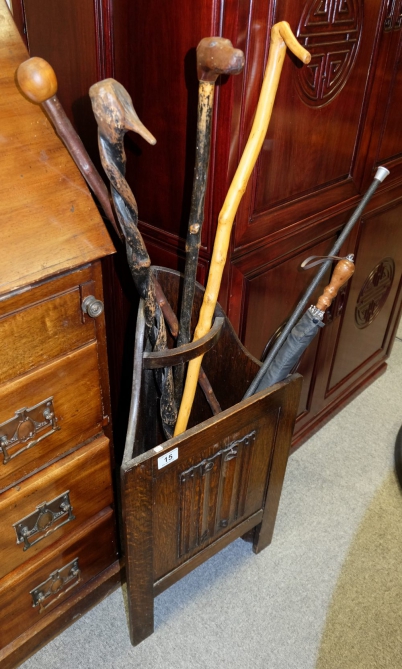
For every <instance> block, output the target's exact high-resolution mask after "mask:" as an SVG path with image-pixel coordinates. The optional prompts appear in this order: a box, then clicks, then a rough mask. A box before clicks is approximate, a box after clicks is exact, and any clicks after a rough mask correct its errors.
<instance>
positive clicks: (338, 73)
mask: <svg viewBox="0 0 402 669" xmlns="http://www.w3.org/2000/svg"><path fill="white" fill-rule="evenodd" d="M362 13H363V12H362V7H361V2H360V1H359V0H313V1H312V2H310V3H309V4H308V5H306V7H305V9H304V12H303V14H302V16H301V19H300V22H299V26H298V29H297V37H298V39H299V42H300V43H301V44H303V46H305V48H306V49H308V51H310V53H311V62H310V63H309V65H308V66H307V67H303V68H301V69H300V70H298V76H297V82H298V90H299V95H300V97H301V99H302V100H303V102H305V103H306V104H308V105H311V106H323V105H326V104H328V103H329V102H331V101H332V100H333V99H334V97H335V96H336V95H337V94H338V93H339V92H340V91H341V90H342V88H343V86H344V85H345V83H346V81H347V79H348V77H349V74H350V72H351V69H352V67H353V64H354V62H355V59H356V55H357V51H358V49H359V44H360V37H361V30H362Z"/></svg>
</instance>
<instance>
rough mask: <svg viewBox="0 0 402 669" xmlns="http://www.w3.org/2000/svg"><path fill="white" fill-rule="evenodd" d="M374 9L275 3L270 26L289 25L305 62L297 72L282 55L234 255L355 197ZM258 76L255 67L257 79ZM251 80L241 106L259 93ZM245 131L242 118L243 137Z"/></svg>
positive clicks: (314, 0)
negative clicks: (306, 52) (306, 50)
mask: <svg viewBox="0 0 402 669" xmlns="http://www.w3.org/2000/svg"><path fill="white" fill-rule="evenodd" d="M380 9H381V2H380V0H376V1H375V2H364V1H363V0H353V1H352V0H348V1H347V2H346V1H345V2H344V1H343V0H326V1H325V2H324V1H323V0H309V1H308V2H305V1H303V2H301V1H300V0H299V1H297V2H295V1H294V0H292V1H290V0H285V1H284V2H281V3H279V4H278V5H277V9H276V13H275V17H274V20H275V21H277V20H283V19H286V20H287V21H288V22H289V23H290V25H291V27H292V29H293V30H294V32H295V33H296V34H297V36H298V39H299V41H300V42H301V43H302V44H303V45H305V46H306V47H307V48H309V49H310V50H311V53H312V61H311V63H310V65H309V66H307V67H302V66H301V64H300V63H299V62H298V61H297V60H296V59H294V58H292V57H291V56H290V55H289V53H288V54H287V57H286V59H285V64H284V67H283V71H282V77H281V81H280V83H279V89H278V93H277V97H276V101H275V107H274V111H273V115H272V119H271V123H270V127H269V129H268V133H267V137H266V140H265V142H264V145H263V148H262V152H261V156H260V159H259V162H258V167H257V173H256V175H255V178H254V180H253V182H252V184H251V186H250V187H249V189H248V193H247V194H246V198H245V200H244V203H243V206H242V208H241V215H240V216H238V219H237V227H236V238H235V247H236V249H239V250H238V251H237V253H238V252H240V248H241V247H243V246H244V245H246V244H253V245H256V244H257V242H258V240H260V239H261V238H263V237H265V236H267V235H274V234H275V233H277V232H278V231H279V230H281V229H283V228H285V227H288V226H290V225H292V226H294V225H296V224H297V222H298V221H303V220H305V219H306V217H311V216H312V215H316V213H317V211H319V210H323V209H325V208H327V207H328V206H330V205H332V204H336V203H339V201H344V200H345V199H348V198H350V197H353V196H354V195H356V193H358V192H359V181H360V170H361V169H362V165H360V164H359V156H358V155H357V154H356V148H357V142H358V138H359V133H360V130H361V128H362V123H363V121H364V118H365V108H364V102H365V92H366V82H367V78H368V73H369V69H370V66H371V58H372V48H373V41H374V36H375V31H376V25H377V20H378V17H379V13H380ZM261 38H262V37H260V39H261ZM266 40H267V43H268V42H269V38H268V36H267V37H266ZM262 70H263V63H262V62H260V64H259V76H260V77H261V76H262ZM253 76H254V79H253V81H252V82H251V81H250V80H249V79H246V86H247V91H248V92H247V94H246V105H247V97H249V96H252V97H253V99H255V97H256V94H255V93H254V92H252V89H256V88H257V89H258V88H259V83H258V77H257V76H255V69H254V70H253ZM246 77H249V73H248V72H247V73H246ZM250 107H251V108H252V109H250V121H251V116H252V111H253V109H254V106H253V105H250ZM248 128H249V121H248V120H247V122H246V124H245V134H247V130H248Z"/></svg>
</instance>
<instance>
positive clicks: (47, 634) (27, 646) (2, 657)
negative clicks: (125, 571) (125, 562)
mask: <svg viewBox="0 0 402 669" xmlns="http://www.w3.org/2000/svg"><path fill="white" fill-rule="evenodd" d="M121 580H122V575H121V565H120V562H119V561H118V560H115V561H114V562H113V563H112V564H111V565H110V566H109V567H107V568H106V569H105V570H104V571H102V572H101V573H100V574H99V575H98V576H95V577H94V578H92V579H91V580H90V581H89V582H88V583H87V584H86V585H84V587H82V588H80V589H79V590H78V591H77V592H76V593H72V594H71V595H70V597H68V599H67V600H66V601H65V602H63V603H61V604H60V605H59V606H58V607H57V608H56V609H55V610H54V611H51V612H49V614H48V615H47V616H46V617H43V618H41V619H39V620H38V621H37V622H36V623H35V624H34V625H32V626H31V627H30V628H29V629H28V630H26V631H25V632H23V633H22V634H20V635H19V636H18V637H17V639H16V640H15V641H12V642H11V643H10V644H8V645H7V646H6V647H4V648H3V649H2V650H0V661H1V663H2V667H4V669H15V667H17V666H19V665H20V664H21V663H22V662H24V661H25V660H26V659H27V658H29V657H30V656H31V655H33V654H34V653H37V652H38V650H39V649H40V648H42V647H43V646H44V645H45V644H47V643H48V642H49V641H50V640H51V639H53V638H55V637H56V636H57V635H58V634H60V632H61V631H63V630H65V629H67V628H68V627H69V626H70V625H71V624H72V623H73V622H75V621H76V620H78V619H79V618H81V616H83V615H84V614H85V613H87V611H89V610H90V609H91V608H92V607H93V606H95V605H96V604H98V603H99V602H101V601H102V600H103V599H104V598H105V597H108V596H109V595H110V594H111V593H112V592H114V590H116V588H118V587H120V585H121Z"/></svg>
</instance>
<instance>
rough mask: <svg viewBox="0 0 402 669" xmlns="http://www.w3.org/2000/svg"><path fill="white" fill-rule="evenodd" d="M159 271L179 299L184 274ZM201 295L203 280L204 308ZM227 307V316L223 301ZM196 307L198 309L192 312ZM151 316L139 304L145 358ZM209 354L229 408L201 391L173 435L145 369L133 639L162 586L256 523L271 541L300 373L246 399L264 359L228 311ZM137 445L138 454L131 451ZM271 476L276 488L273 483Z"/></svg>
mask: <svg viewBox="0 0 402 669" xmlns="http://www.w3.org/2000/svg"><path fill="white" fill-rule="evenodd" d="M157 275H158V279H159V280H160V282H161V285H162V286H163V288H164V290H165V292H166V294H167V296H168V299H169V301H170V302H171V303H172V304H173V305H176V304H177V302H178V296H179V293H180V281H181V280H182V277H180V275H179V274H178V273H176V272H173V271H171V270H170V271H169V270H163V269H161V268H157ZM202 295H203V289H202V288H201V286H199V285H197V286H196V295H195V297H196V299H195V305H196V307H198V308H199V305H200V303H201V300H202ZM142 308H143V307H142V304H141V306H140V310H142ZM218 315H222V317H223V318H224V315H223V312H222V310H221V308H220V307H219V305H218V306H217V308H216V311H215V316H218ZM196 317H197V313H196V311H195V313H194V314H193V321H195V320H196ZM142 321H143V316H142V313H141V311H140V316H139V319H138V323H139V326H138V330H137V346H136V352H135V355H136V359H142V350H141V345H140V343H139V342H141V341H144V334H143V332H142V330H141V328H140V324H141V322H142ZM193 326H194V322H193ZM204 361H205V364H206V367H207V370H208V377H209V378H210V380H211V383H212V385H213V386H214V388H215V389H216V391H217V394H218V397H222V405H223V409H224V410H223V412H221V413H220V414H218V415H217V416H214V417H213V418H210V417H208V414H207V413H206V406H205V404H206V403H205V399H204V398H203V397H202V395H201V394H199V395H198V397H196V402H195V405H194V408H193V412H192V417H191V420H192V425H193V427H191V428H190V429H188V430H186V432H184V433H183V434H181V435H179V436H178V437H175V438H173V439H170V440H168V441H164V440H163V437H162V434H161V427H160V426H159V427H158V425H157V413H156V407H157V403H156V402H155V401H154V402H153V404H151V403H150V401H149V398H150V396H151V395H152V387H153V388H154V391H153V394H154V395H155V381H154V380H153V377H152V375H151V372H150V370H147V369H142V374H141V379H139V385H138V387H136V393H137V395H136V402H135V411H134V413H133V426H132V435H131V437H130V440H128V443H127V445H126V455H125V459H124V462H123V466H122V469H121V476H122V495H123V509H124V513H123V520H124V523H123V528H124V529H123V531H124V533H125V548H126V560H127V563H126V564H127V578H128V581H127V582H128V592H129V600H130V630H131V640H132V643H134V644H137V643H140V642H141V641H142V640H143V639H144V638H146V637H147V636H148V635H149V634H151V633H152V631H153V597H154V595H155V593H156V592H160V591H161V590H163V589H164V587H166V586H167V585H168V584H171V583H173V582H174V581H175V580H177V579H178V578H180V577H181V576H182V575H184V574H185V573H188V571H190V570H191V569H192V568H194V567H195V566H197V565H198V564H200V563H201V562H202V561H203V560H204V559H207V558H208V557H209V556H210V555H212V554H214V552H215V551H216V550H217V546H218V547H223V546H224V545H227V543H228V541H229V540H230V541H231V540H233V539H235V538H237V537H239V536H242V535H243V534H244V533H245V532H247V531H248V530H250V529H251V528H252V527H253V526H254V525H258V524H260V523H262V527H261V538H260V539H258V538H256V541H255V546H256V550H261V549H262V548H263V546H264V545H266V544H267V543H268V541H269V540H270V537H271V535H272V532H273V525H274V522H275V517H276V511H277V506H278V502H279V495H280V489H281V486H282V482H283V477H284V473H285V467H286V462H287V456H288V451H289V447H290V442H291V436H292V430H293V426H294V421H295V418H296V409H297V404H298V401H299V393H300V387H301V378H300V377H291V378H290V379H288V380H287V381H285V382H283V383H282V384H277V385H276V386H273V387H272V388H270V389H267V390H266V391H263V392H261V393H257V394H256V395H254V396H253V397H251V398H249V399H247V400H243V401H240V400H241V398H242V396H243V394H244V390H245V389H246V388H247V386H248V383H249V379H251V378H252V376H253V375H254V374H255V372H256V370H257V369H258V367H259V365H258V362H257V361H256V360H255V359H254V358H253V357H252V356H251V355H250V354H249V353H248V352H247V351H246V349H244V347H243V346H242V344H241V343H240V341H239V340H238V338H237V337H236V335H235V333H234V331H233V329H232V327H231V326H230V324H229V322H228V320H227V319H226V318H224V325H223V327H222V335H221V338H220V339H219V341H218V342H217V343H216V345H215V346H214V347H213V349H211V351H210V352H209V353H208V354H206V356H205V358H204ZM134 364H135V365H136V362H135V363H134ZM223 389H225V390H223ZM290 389H293V390H292V392H290ZM152 407H153V408H152ZM225 409H226V410H225ZM130 451H134V453H136V454H139V455H138V456H137V457H136V458H134V459H131V460H130ZM276 451H278V454H276V455H275V454H274V453H276ZM279 451H280V453H279ZM175 452H177V457H176V458H173V453H175ZM170 455H171V457H172V459H170V457H169V456H170ZM165 457H166V466H164V463H163V458H165ZM270 481H272V486H273V490H272V491H271V492H270V493H267V490H269V487H270ZM267 494H268V496H267ZM265 514H267V515H265ZM226 537H228V539H226Z"/></svg>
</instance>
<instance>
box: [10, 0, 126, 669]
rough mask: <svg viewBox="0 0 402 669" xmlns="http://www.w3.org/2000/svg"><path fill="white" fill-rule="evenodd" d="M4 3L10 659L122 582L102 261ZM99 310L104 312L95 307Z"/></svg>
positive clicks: (77, 183) (94, 216)
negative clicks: (20, 83) (23, 81)
mask: <svg viewBox="0 0 402 669" xmlns="http://www.w3.org/2000/svg"><path fill="white" fill-rule="evenodd" d="M26 57H27V53H26V51H25V48H24V46H23V44H22V41H21V39H20V37H19V35H18V32H17V30H16V28H15V26H14V23H13V21H12V18H11V15H10V13H9V11H8V9H7V7H6V5H5V4H3V3H2V4H1V5H0V65H1V66H0V123H1V133H0V142H1V145H2V153H1V159H0V202H1V207H0V233H1V239H2V261H1V263H0V341H1V355H0V530H1V531H0V551H1V558H2V559H1V561H0V666H1V667H2V668H3V667H4V668H8V667H15V666H17V665H18V664H19V663H20V662H21V661H23V659H24V658H26V657H27V656H28V655H29V654H30V653H31V652H33V651H34V650H37V649H38V647H40V646H41V645H42V644H44V643H46V642H47V641H48V640H49V639H50V638H51V637H52V636H54V635H55V634H57V633H58V632H60V631H61V630H62V629H63V628H64V627H66V626H67V625H68V624H69V623H70V622H71V621H72V620H73V619H75V618H76V617H77V616H78V615H80V614H81V613H83V612H84V611H86V610H87V609H88V608H89V606H91V605H93V604H94V603H95V602H97V601H99V599H100V598H101V597H103V596H105V595H106V594H107V593H108V592H109V591H110V590H111V589H112V588H113V587H115V584H116V583H117V582H118V577H119V562H118V556H117V542H116V536H115V513H114V493H113V485H112V479H113V477H112V469H113V455H112V450H111V426H110V407H109V389H108V373H107V359H106V337H105V324H104V316H103V313H100V314H99V315H98V316H97V317H91V316H90V315H89V313H88V309H87V308H86V307H85V305H87V304H88V301H89V302H91V300H92V301H93V300H97V301H99V302H98V304H100V303H102V300H103V294H102V270H101V262H100V260H101V258H102V257H104V256H107V255H109V254H111V253H113V251H114V249H113V246H112V243H111V241H110V239H109V236H108V234H107V232H106V230H105V227H104V225H103V222H102V220H101V218H100V216H99V214H98V211H97V209H96V207H95V205H94V203H93V201H92V198H91V196H90V194H89V192H88V190H87V188H86V186H85V183H84V181H83V180H82V178H81V175H80V174H79V172H78V170H77V169H76V167H75V165H74V164H73V162H72V160H71V159H70V157H69V155H68V154H67V152H66V150H65V149H64V147H63V146H62V144H61V143H60V141H59V140H58V138H57V137H56V135H55V133H54V131H53V129H52V127H51V125H50V123H49V122H48V120H47V119H46V117H45V116H44V114H43V112H42V111H41V110H40V108H39V107H35V106H34V105H32V104H31V103H30V102H27V101H26V100H24V98H23V97H22V95H21V94H20V92H19V91H18V89H17V87H16V84H15V79H14V75H15V71H16V69H17V67H18V65H19V63H20V62H22V61H23V60H25V59H26ZM100 311H101V310H100Z"/></svg>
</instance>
